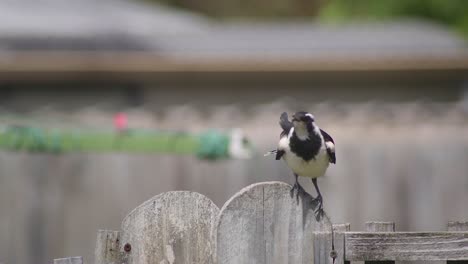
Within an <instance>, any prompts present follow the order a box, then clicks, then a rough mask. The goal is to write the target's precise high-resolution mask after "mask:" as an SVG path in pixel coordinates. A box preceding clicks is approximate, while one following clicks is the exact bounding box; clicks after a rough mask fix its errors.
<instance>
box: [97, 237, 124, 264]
mask: <svg viewBox="0 0 468 264" xmlns="http://www.w3.org/2000/svg"><path fill="white" fill-rule="evenodd" d="M94 263H95V264H120V263H121V259H120V232H119V231H111V230H99V231H98V233H97V238H96V250H95V252H94Z"/></svg>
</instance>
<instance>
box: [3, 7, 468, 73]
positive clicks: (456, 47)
mask: <svg viewBox="0 0 468 264" xmlns="http://www.w3.org/2000/svg"><path fill="white" fill-rule="evenodd" d="M388 69H390V70H394V69H396V70H399V69H403V70H405V69H463V70H467V69H468V45H467V43H466V42H465V40H464V39H463V38H461V37H460V36H458V35H456V34H455V33H453V32H450V31H449V30H448V29H446V28H444V27H442V26H439V25H435V24H432V23H429V22H425V21H409V20H408V21H398V22H388V23H380V24H348V25H341V26H337V25H335V26H333V25H323V24H317V23H312V22H310V21H295V22H269V23H254V22H252V23H248V22H244V23H239V22H237V23H216V22H215V21H211V20H208V19H206V18H204V17H201V16H198V15H195V14H192V13H189V12H184V11H179V10H177V11H176V10H174V9H171V8H168V7H165V6H160V5H148V4H146V3H142V2H136V1H129V0H127V1H126V0H99V1H96V0H73V1H71V0H36V1H30V0H0V72H16V73H18V72H37V71H41V72H54V71H80V72H83V71H85V72H86V71H94V72H103V71H104V72H161V71H163V72H164V71H268V70H273V71H324V70H325V71H328V70H388Z"/></svg>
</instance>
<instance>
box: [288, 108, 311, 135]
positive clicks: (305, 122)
mask: <svg viewBox="0 0 468 264" xmlns="http://www.w3.org/2000/svg"><path fill="white" fill-rule="evenodd" d="M314 122H315V118H314V116H313V115H312V114H311V113H308V112H304V111H301V112H296V113H295V114H294V115H293V116H292V123H293V126H294V130H295V131H296V134H297V135H298V136H299V138H302V139H304V138H308V137H309V134H311V133H315V130H316V126H315V123H314Z"/></svg>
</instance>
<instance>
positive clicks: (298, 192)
mask: <svg viewBox="0 0 468 264" xmlns="http://www.w3.org/2000/svg"><path fill="white" fill-rule="evenodd" d="M294 192H296V201H297V203H299V195H303V194H304V193H305V190H304V188H303V187H302V186H301V185H300V184H299V182H297V181H296V182H295V183H294V185H293V187H292V188H291V191H290V193H291V198H292V197H294Z"/></svg>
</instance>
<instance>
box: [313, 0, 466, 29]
mask: <svg viewBox="0 0 468 264" xmlns="http://www.w3.org/2000/svg"><path fill="white" fill-rule="evenodd" d="M319 17H320V18H321V19H323V20H325V21H333V22H345V21H349V20H351V19H353V20H356V19H359V20H386V19H392V18H396V17H399V18H424V19H429V20H433V21H436V22H439V23H442V24H445V25H448V26H451V27H452V28H454V29H455V30H457V31H459V32H461V33H463V34H464V35H465V36H468V1H467V0H385V1H382V0H378V1H372V0H353V1H350V0H331V1H328V2H327V4H326V5H324V7H323V8H322V9H321V11H320V15H319Z"/></svg>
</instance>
